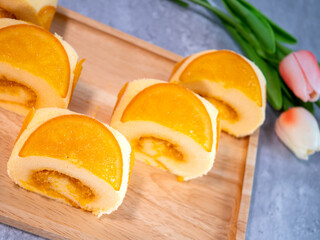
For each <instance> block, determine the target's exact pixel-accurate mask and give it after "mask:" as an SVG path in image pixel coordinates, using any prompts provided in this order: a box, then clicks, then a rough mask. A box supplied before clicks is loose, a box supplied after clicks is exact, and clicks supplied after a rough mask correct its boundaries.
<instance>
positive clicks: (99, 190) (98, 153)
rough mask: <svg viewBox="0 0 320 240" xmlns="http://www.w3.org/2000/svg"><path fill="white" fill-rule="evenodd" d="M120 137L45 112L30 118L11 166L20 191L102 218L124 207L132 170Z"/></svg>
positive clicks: (80, 119) (77, 118)
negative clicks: (122, 205) (55, 200)
mask: <svg viewBox="0 0 320 240" xmlns="http://www.w3.org/2000/svg"><path fill="white" fill-rule="evenodd" d="M131 158H132V153H131V147H130V144H129V143H128V141H127V140H126V139H125V138H124V137H123V136H122V135H121V134H120V133H118V132H117V131H115V130H113V129H112V128H110V127H109V126H107V125H104V124H102V123H101V122H99V121H97V120H95V119H93V118H90V117H88V116H85V115H81V114H77V113H74V112H71V111H69V110H65V109H59V108H42V109H39V110H37V111H35V112H31V113H30V114H29V115H28V117H27V118H26V120H25V122H24V124H23V127H22V129H21V132H20V134H19V136H18V139H17V141H16V144H15V146H14V149H13V151H12V155H11V157H10V160H9V162H8V174H9V176H10V177H11V178H12V180H13V181H14V182H15V183H16V184H18V185H20V186H21V187H23V188H25V189H27V190H30V191H33V192H36V193H39V194H42V195H44V196H47V197H50V198H53V199H57V200H59V201H62V202H65V203H68V204H71V205H72V206H76V207H79V208H81V209H84V210H87V211H91V212H93V213H94V214H95V215H98V216H101V215H102V214H104V213H110V212H112V211H114V210H116V209H117V208H118V206H119V205H120V204H121V202H122V200H123V198H124V196H125V193H126V189H127V185H128V182H129V175H130V171H131V168H132V165H133V161H132V159H131Z"/></svg>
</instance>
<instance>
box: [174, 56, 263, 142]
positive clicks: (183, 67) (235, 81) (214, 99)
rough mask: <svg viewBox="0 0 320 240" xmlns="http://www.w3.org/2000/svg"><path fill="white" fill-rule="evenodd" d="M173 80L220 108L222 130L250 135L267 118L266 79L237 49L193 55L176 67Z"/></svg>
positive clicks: (240, 135) (236, 134) (232, 133)
mask: <svg viewBox="0 0 320 240" xmlns="http://www.w3.org/2000/svg"><path fill="white" fill-rule="evenodd" d="M170 82H172V83H176V84H179V85H182V86H184V87H187V88H189V89H190V90H192V91H194V92H195V93H198V94H199V95H201V96H202V97H204V98H206V99H207V100H208V101H209V102H211V103H212V104H213V105H214V106H215V107H216V108H217V109H218V110H219V113H220V117H221V128H222V130H224V131H226V132H228V133H230V134H231V135H234V136H236V137H242V136H246V135H249V134H251V133H253V132H254V131H255V130H256V129H257V128H258V127H259V126H260V125H261V124H262V123H263V122H264V119H265V108H266V80H265V78H264V76H263V74H262V72H261V71H260V69H259V68H258V67H257V66H256V65H255V64H254V63H253V62H251V61H250V60H248V59H246V58H245V57H243V56H241V55H239V54H237V53H235V52H232V51H229V50H220V51H217V50H209V51H204V52H200V53H197V54H194V55H191V56H189V57H187V58H185V59H183V60H182V61H181V62H179V63H178V64H177V65H176V66H175V67H174V69H173V72H172V75H171V77H170Z"/></svg>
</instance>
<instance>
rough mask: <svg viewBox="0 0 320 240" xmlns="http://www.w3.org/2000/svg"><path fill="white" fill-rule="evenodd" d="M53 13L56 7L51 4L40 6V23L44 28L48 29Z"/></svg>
mask: <svg viewBox="0 0 320 240" xmlns="http://www.w3.org/2000/svg"><path fill="white" fill-rule="evenodd" d="M55 13H56V8H55V7H53V6H45V7H43V8H41V10H40V11H39V13H38V19H39V22H40V25H41V26H42V27H44V28H45V29H47V30H49V29H50V26H51V22H52V19H53V17H54V14H55Z"/></svg>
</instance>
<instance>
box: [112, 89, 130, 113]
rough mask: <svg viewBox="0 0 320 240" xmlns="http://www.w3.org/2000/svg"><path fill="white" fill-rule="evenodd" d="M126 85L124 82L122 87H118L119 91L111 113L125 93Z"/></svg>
mask: <svg viewBox="0 0 320 240" xmlns="http://www.w3.org/2000/svg"><path fill="white" fill-rule="evenodd" d="M127 87H128V83H126V84H124V85H123V87H122V88H121V89H120V91H119V93H118V97H117V102H116V105H115V106H114V108H113V113H114V110H116V108H117V106H118V104H119V102H120V100H121V98H122V96H123V94H124V93H125V91H126V89H127Z"/></svg>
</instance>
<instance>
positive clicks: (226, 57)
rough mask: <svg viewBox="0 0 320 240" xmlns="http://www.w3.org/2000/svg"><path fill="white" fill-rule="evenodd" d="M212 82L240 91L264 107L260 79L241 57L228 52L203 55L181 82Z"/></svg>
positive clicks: (194, 62)
mask: <svg viewBox="0 0 320 240" xmlns="http://www.w3.org/2000/svg"><path fill="white" fill-rule="evenodd" d="M204 79H206V80H210V81H213V82H218V83H220V84H222V85H223V86H224V87H225V88H235V89H239V90H240V91H241V92H243V93H244V94H245V95H246V96H248V97H249V98H250V99H251V100H253V101H255V102H256V103H257V104H258V106H260V107H261V106H262V96H261V88H260V83H259V79H258V77H257V75H256V73H255V71H254V69H253V68H252V66H251V65H250V64H249V63H248V62H247V61H246V60H245V59H243V58H242V57H241V56H240V55H238V54H236V53H233V52H231V51H227V50H221V51H214V52H209V53H206V54H203V55H201V56H199V57H197V58H196V59H194V60H193V61H192V62H191V63H189V65H188V66H187V67H186V69H185V70H184V71H183V72H182V73H181V75H180V81H181V82H196V81H200V80H204Z"/></svg>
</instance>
